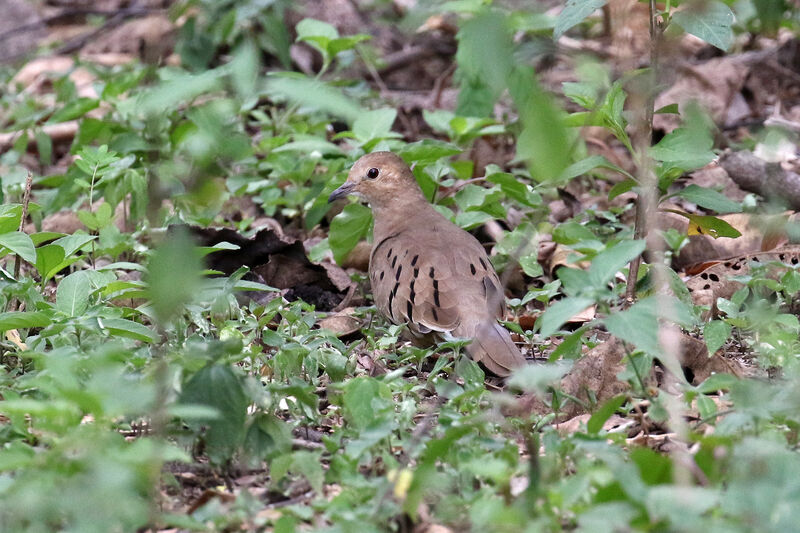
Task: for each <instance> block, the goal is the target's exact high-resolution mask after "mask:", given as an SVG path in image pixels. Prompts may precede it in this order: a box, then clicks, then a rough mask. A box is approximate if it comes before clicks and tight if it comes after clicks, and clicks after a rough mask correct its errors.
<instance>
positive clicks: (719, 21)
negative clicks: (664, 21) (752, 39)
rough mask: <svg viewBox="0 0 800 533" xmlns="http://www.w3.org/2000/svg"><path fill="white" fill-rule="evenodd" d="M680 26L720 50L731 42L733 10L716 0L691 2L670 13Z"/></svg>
mask: <svg viewBox="0 0 800 533" xmlns="http://www.w3.org/2000/svg"><path fill="white" fill-rule="evenodd" d="M672 20H673V21H674V22H675V23H676V24H677V25H679V26H680V27H681V28H683V29H684V30H686V31H687V32H688V33H691V34H692V35H694V36H695V37H699V38H700V39H702V40H704V41H705V42H707V43H708V44H710V45H712V46H716V47H717V48H719V49H720V50H723V51H725V50H728V48H730V47H731V45H732V44H733V29H732V26H733V21H734V16H733V11H731V8H729V7H728V6H727V5H725V4H723V3H722V2H719V1H717V0H709V1H705V2H691V3H689V4H687V7H686V8H684V9H682V10H680V11H678V12H676V13H675V14H673V15H672Z"/></svg>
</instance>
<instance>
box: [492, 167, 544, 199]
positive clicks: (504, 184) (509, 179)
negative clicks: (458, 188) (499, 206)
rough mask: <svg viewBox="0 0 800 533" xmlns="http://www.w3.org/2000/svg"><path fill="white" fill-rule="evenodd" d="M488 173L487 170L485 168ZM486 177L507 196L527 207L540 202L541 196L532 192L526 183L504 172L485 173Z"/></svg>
mask: <svg viewBox="0 0 800 533" xmlns="http://www.w3.org/2000/svg"><path fill="white" fill-rule="evenodd" d="M487 173H488V170H487ZM486 179H487V180H488V181H490V182H492V183H496V184H497V185H499V186H500V189H501V190H502V191H503V192H504V193H505V194H506V196H508V197H509V198H511V199H513V200H516V201H517V202H519V203H521V204H523V205H527V206H529V207H538V206H540V205H541V204H542V198H541V196H539V195H538V194H537V193H536V192H534V191H533V190H532V189H531V188H530V187H529V186H528V185H527V184H525V183H523V182H522V181H520V180H518V179H517V178H515V177H514V176H513V175H511V174H508V173H506V172H496V173H494V174H487V176H486Z"/></svg>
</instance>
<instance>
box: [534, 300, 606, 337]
mask: <svg viewBox="0 0 800 533" xmlns="http://www.w3.org/2000/svg"><path fill="white" fill-rule="evenodd" d="M593 303H594V300H592V299H591V298H564V299H563V300H559V301H557V302H555V303H553V304H550V305H549V306H548V307H547V309H546V310H545V312H544V313H542V315H541V316H540V317H539V319H538V320H537V321H536V322H537V323H538V325H539V333H540V334H541V336H542V337H549V336H550V335H552V334H553V333H555V332H556V331H557V330H558V328H560V327H561V326H562V325H564V324H565V323H566V322H567V320H569V319H570V318H572V317H573V316H575V315H577V314H578V313H580V312H581V311H583V310H584V309H586V308H587V307H589V306H590V305H592V304H593Z"/></svg>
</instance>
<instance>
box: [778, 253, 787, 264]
mask: <svg viewBox="0 0 800 533" xmlns="http://www.w3.org/2000/svg"><path fill="white" fill-rule="evenodd" d="M778 259H780V261H781V263H785V262H786V254H778Z"/></svg>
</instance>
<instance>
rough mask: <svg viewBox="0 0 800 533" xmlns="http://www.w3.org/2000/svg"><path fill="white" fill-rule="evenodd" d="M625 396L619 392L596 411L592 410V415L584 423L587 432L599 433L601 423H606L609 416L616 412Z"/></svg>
mask: <svg viewBox="0 0 800 533" xmlns="http://www.w3.org/2000/svg"><path fill="white" fill-rule="evenodd" d="M626 399H627V396H625V395H624V394H620V395H619V396H615V397H613V398H611V399H610V400H608V401H607V402H606V403H604V404H603V405H602V406H601V407H600V408H599V409H598V410H597V411H595V412H594V414H593V415H592V417H591V418H590V419H589V421H588V422H587V423H586V430H587V431H588V432H589V433H599V432H600V430H601V429H603V424H605V423H606V420H608V419H609V418H611V415H613V414H614V413H616V412H617V409H619V408H620V407H621V406H622V404H623V403H625V400H626Z"/></svg>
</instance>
